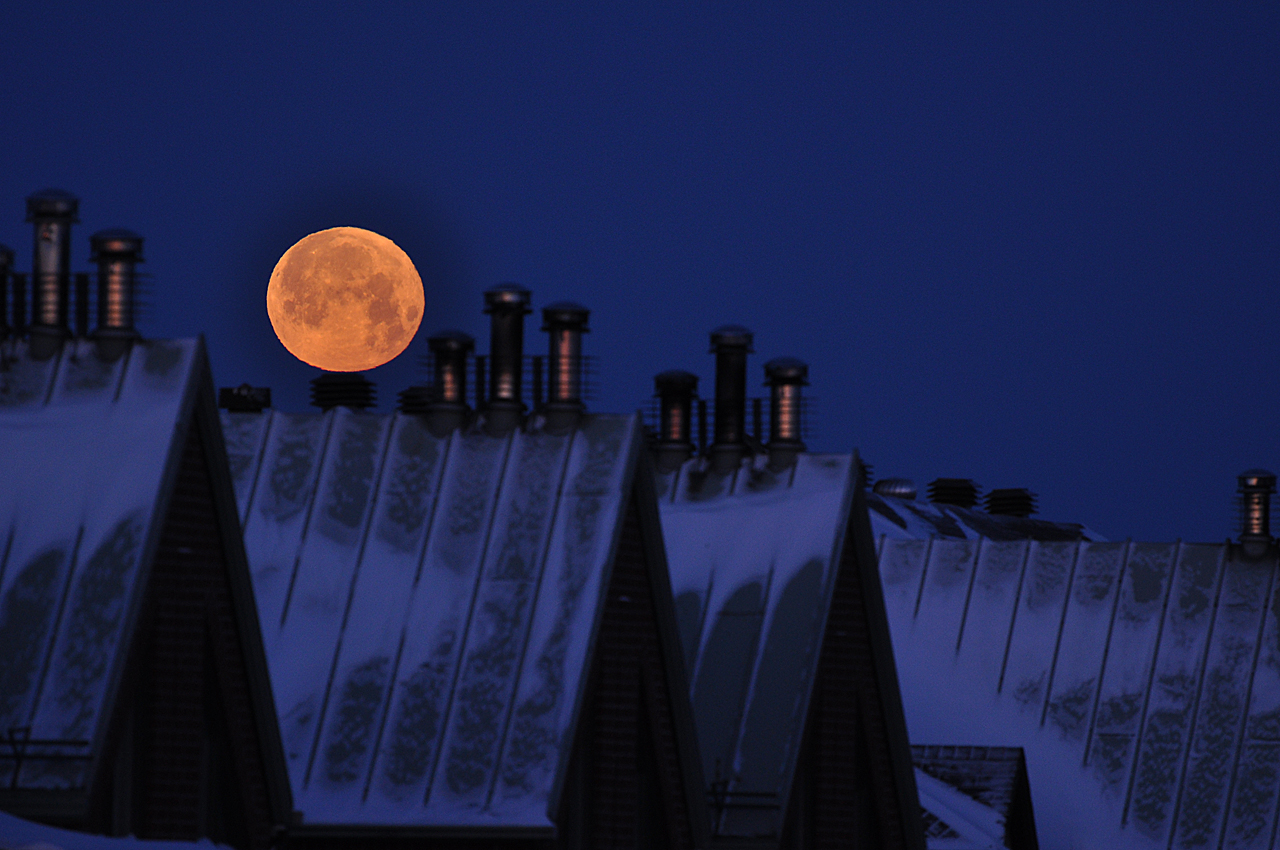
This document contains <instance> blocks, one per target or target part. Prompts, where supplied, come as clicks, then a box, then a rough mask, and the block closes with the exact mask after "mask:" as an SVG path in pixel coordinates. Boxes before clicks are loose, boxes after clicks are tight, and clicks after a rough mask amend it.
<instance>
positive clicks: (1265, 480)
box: [1236, 469, 1276, 491]
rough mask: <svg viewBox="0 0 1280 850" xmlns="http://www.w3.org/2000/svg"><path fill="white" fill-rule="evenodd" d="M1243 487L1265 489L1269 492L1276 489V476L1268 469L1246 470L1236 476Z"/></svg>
mask: <svg viewBox="0 0 1280 850" xmlns="http://www.w3.org/2000/svg"><path fill="white" fill-rule="evenodd" d="M1236 479H1237V480H1238V481H1239V482H1240V486H1241V487H1265V488H1266V489H1267V490H1268V491H1274V490H1275V489H1276V475H1275V473H1274V472H1271V471H1270V470H1266V469H1246V470H1245V471H1244V472H1242V473H1240V474H1239V475H1238V476H1236Z"/></svg>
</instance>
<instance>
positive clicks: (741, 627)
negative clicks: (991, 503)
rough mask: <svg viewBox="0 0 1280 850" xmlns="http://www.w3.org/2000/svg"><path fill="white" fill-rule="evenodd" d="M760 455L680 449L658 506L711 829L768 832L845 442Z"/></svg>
mask: <svg viewBox="0 0 1280 850" xmlns="http://www.w3.org/2000/svg"><path fill="white" fill-rule="evenodd" d="M765 460H766V459H765V457H764V456H763V455H758V456H756V457H755V458H753V459H748V460H744V461H743V462H742V464H741V466H740V467H739V468H738V469H737V470H736V471H735V472H733V473H732V474H730V475H720V474H717V473H715V472H709V471H706V470H705V468H704V465H703V462H702V461H699V460H691V461H688V462H686V463H685V464H684V465H683V466H681V467H680V468H679V469H678V470H676V471H675V472H672V473H667V474H664V475H660V476H659V477H658V492H659V511H660V513H661V516H662V530H663V536H664V538H665V541H666V547H667V560H668V564H669V566H670V570H671V584H672V591H673V593H674V594H675V599H676V612H677V618H678V624H679V630H680V637H681V643H682V645H683V646H684V652H685V661H686V669H687V670H688V671H689V673H690V679H689V680H690V686H691V693H692V700H693V711H694V720H695V723H696V726H697V732H698V741H699V746H700V747H701V750H702V761H703V770H704V773H705V776H706V778H707V780H708V782H710V783H712V791H713V792H714V796H715V797H716V799H717V803H718V805H721V806H722V807H723V812H722V814H721V815H720V819H719V821H718V822H717V825H716V826H717V831H718V832H719V833H720V834H721V835H776V834H778V833H779V831H780V829H781V825H782V816H783V813H784V808H785V806H786V802H787V795H788V793H789V791H790V789H791V785H792V778H793V775H794V772H795V766H796V756H797V754H798V752H799V749H800V743H801V737H802V735H803V732H804V720H805V717H806V714H807V712H808V708H809V698H810V693H811V688H812V686H813V682H814V677H815V673H816V671H817V665H818V656H819V651H820V649H821V644H822V635H823V629H824V626H825V624H826V617H827V612H828V610H829V607H830V600H831V593H832V588H833V586H834V582H835V577H836V571H837V568H838V565H839V556H840V552H841V547H842V545H843V542H844V537H845V531H846V528H847V526H848V517H849V511H850V506H851V503H852V497H853V487H854V474H855V466H854V462H853V461H854V458H853V456H851V455H822V454H801V455H800V456H799V458H798V460H797V462H796V464H795V466H794V467H791V468H789V469H787V470H785V471H784V472H782V473H781V474H774V473H773V472H771V471H769V469H768V468H767V466H766V464H765Z"/></svg>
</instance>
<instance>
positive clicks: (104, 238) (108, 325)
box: [89, 230, 142, 360]
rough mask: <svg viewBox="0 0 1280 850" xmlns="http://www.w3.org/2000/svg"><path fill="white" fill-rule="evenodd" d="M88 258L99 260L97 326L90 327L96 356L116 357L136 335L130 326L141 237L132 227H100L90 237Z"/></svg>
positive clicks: (140, 258) (104, 357)
mask: <svg viewBox="0 0 1280 850" xmlns="http://www.w3.org/2000/svg"><path fill="white" fill-rule="evenodd" d="M89 246H90V249H91V253H90V256H89V259H90V260H91V261H93V262H96V263H97V264H98V327H97V328H95V329H94V331H93V338H94V340H95V341H96V342H97V349H98V356H99V357H101V358H102V359H104V360H115V359H116V358H117V357H119V356H120V355H121V354H123V353H124V352H125V349H127V348H128V347H129V343H130V342H132V341H133V340H135V339H137V338H138V337H139V334H138V332H137V330H135V329H134V327H133V305H134V294H135V289H136V281H135V274H134V269H135V268H136V266H137V265H138V263H140V262H142V237H141V236H139V235H138V234H136V233H134V232H133V231H132V230H99V231H98V232H97V233H95V234H93V236H91V237H89Z"/></svg>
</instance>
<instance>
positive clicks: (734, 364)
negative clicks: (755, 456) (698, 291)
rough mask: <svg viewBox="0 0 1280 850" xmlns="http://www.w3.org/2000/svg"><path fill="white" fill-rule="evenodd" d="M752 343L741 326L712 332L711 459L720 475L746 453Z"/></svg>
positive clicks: (722, 327)
mask: <svg viewBox="0 0 1280 850" xmlns="http://www.w3.org/2000/svg"><path fill="white" fill-rule="evenodd" d="M751 340H752V335H751V331H749V330H747V329H746V328H744V327H742V326H741V325H723V326H721V327H718V328H716V329H715V330H714V331H712V332H711V350H712V351H713V352H714V353H715V355H716V423H715V434H716V437H715V441H714V442H713V443H712V444H711V448H710V455H711V466H712V468H713V469H715V471H717V472H720V473H727V472H731V471H732V470H734V469H736V468H737V466H738V463H739V462H741V460H742V456H743V454H745V453H746V447H747V441H746V427H745V426H746V422H745V420H746V418H747V355H748V354H750V353H751Z"/></svg>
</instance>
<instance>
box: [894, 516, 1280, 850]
mask: <svg viewBox="0 0 1280 850" xmlns="http://www.w3.org/2000/svg"><path fill="white" fill-rule="evenodd" d="M880 546H881V550H880V561H879V563H880V571H881V576H882V578H883V583H884V592H885V604H886V608H887V610H888V614H889V622H890V627H891V630H892V633H893V641H894V653H895V656H896V658H897V663H898V675H899V678H900V681H901V687H902V695H903V708H904V710H905V712H906V716H907V724H908V730H909V733H910V736H911V738H912V740H917V741H929V742H945V741H965V742H973V743H984V744H993V745H1012V746H1021V747H1023V748H1025V750H1026V756H1027V771H1028V776H1029V779H1030V783H1031V789H1032V794H1033V796H1034V797H1035V809H1036V812H1035V817H1036V822H1037V825H1038V826H1039V827H1040V841H1041V845H1042V846H1043V847H1045V848H1067V847H1104V846H1105V847H1140V848H1145V847H1179V848H1184V847H1185V848H1217V847H1251V848H1252V847H1275V846H1276V826H1277V819H1276V814H1277V799H1278V797H1280V622H1278V617H1280V584H1278V583H1277V581H1276V580H1275V576H1276V572H1277V562H1276V558H1275V556H1274V555H1271V556H1269V557H1268V558H1266V559H1265V560H1262V561H1246V560H1243V559H1240V558H1238V557H1236V556H1235V555H1234V554H1233V552H1232V551H1231V550H1230V548H1229V547H1228V546H1227V545H1224V544H1192V543H1176V544H1161V543H1133V542H1127V543H1125V542H1115V543H1107V542H1042V541H991V540H973V541H971V540H944V539H934V540H927V541H926V540H890V539H883V538H882V539H881V541H880Z"/></svg>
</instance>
